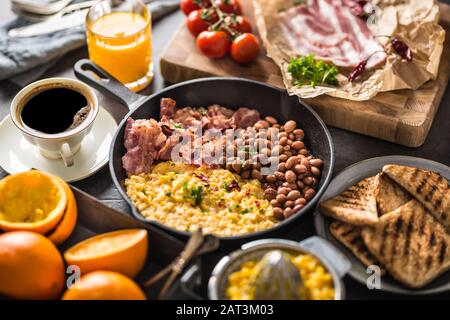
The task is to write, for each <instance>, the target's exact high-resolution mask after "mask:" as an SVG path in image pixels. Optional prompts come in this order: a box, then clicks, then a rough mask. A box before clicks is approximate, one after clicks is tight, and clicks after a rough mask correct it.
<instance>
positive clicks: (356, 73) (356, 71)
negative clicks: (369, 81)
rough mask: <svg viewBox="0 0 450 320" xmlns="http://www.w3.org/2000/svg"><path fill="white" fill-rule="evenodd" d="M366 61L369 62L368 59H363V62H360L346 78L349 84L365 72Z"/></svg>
mask: <svg viewBox="0 0 450 320" xmlns="http://www.w3.org/2000/svg"><path fill="white" fill-rule="evenodd" d="M367 61H369V59H365V60H363V61H361V62H360V63H358V65H357V66H356V67H355V68H354V69H353V70H352V72H350V74H349V76H348V81H349V82H353V81H354V80H355V79H356V78H358V77H359V76H360V75H361V74H362V73H363V72H364V71H365V70H366V66H367Z"/></svg>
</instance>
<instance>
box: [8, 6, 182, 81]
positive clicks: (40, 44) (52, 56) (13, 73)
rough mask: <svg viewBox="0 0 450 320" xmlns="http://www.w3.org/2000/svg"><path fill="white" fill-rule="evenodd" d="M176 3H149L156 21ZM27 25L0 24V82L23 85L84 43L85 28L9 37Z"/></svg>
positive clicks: (23, 23) (16, 21) (171, 10)
mask: <svg viewBox="0 0 450 320" xmlns="http://www.w3.org/2000/svg"><path fill="white" fill-rule="evenodd" d="M178 5H179V0H155V1H153V2H151V3H150V4H148V8H149V10H150V11H151V13H152V20H153V21H156V20H158V19H161V18H162V17H164V16H165V15H167V14H169V13H171V12H173V11H174V10H176V9H177V8H178ZM27 24H29V23H28V22H26V21H24V20H23V19H21V18H17V19H15V20H13V21H11V22H9V23H7V24H4V25H0V80H4V79H9V80H11V81H12V82H14V83H16V84H17V85H19V86H25V85H27V84H28V83H30V82H33V81H34V80H36V79H37V78H39V77H40V76H41V75H42V74H43V73H44V72H45V71H46V70H47V69H48V68H49V67H50V66H51V65H52V64H53V63H54V62H55V61H56V60H57V59H58V58H60V57H62V56H63V55H64V54H66V53H68V52H69V51H72V50H74V49H77V48H80V47H82V46H84V45H85V44H86V41H85V27H84V25H82V26H79V27H75V28H71V29H66V30H61V31H57V32H54V33H51V34H45V35H40V36H35V37H29V38H10V37H8V30H9V29H12V28H17V27H21V26H24V25H27Z"/></svg>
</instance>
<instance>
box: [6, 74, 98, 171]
mask: <svg viewBox="0 0 450 320" xmlns="http://www.w3.org/2000/svg"><path fill="white" fill-rule="evenodd" d="M54 88H66V89H71V90H75V91H77V92H79V93H81V94H82V95H83V96H84V97H85V98H86V100H87V103H88V106H89V107H90V111H89V113H88V115H87V117H86V119H85V120H84V121H83V122H82V123H80V124H79V125H78V126H76V127H75V128H72V129H71V130H67V131H64V132H59V133H55V134H48V133H44V132H41V131H37V130H34V129H32V128H29V127H28V126H27V125H25V124H24V123H23V121H22V118H21V113H22V110H23V108H24V106H25V104H26V103H27V102H28V101H29V100H30V99H31V98H33V97H34V96H36V95H37V94H39V93H41V92H43V91H45V90H49V89H54ZM61 107H62V108H63V107H64V101H61ZM98 110H99V106H98V100H97V96H96V95H95V93H94V90H92V89H91V88H90V87H89V86H87V85H86V84H84V83H83V82H81V81H78V80H75V79H69V78H48V79H43V80H39V81H36V82H33V83H31V84H29V85H27V86H26V87H25V88H23V89H22V90H20V91H19V93H18V94H17V95H16V96H15V97H14V99H13V101H12V103H11V109H10V114H11V119H12V120H13V122H14V124H15V125H16V127H17V128H19V130H20V131H22V134H23V135H24V137H25V138H26V139H27V140H28V141H29V142H30V143H32V144H33V145H36V146H38V147H39V151H40V153H41V154H42V155H43V156H44V157H47V158H49V159H60V158H62V159H63V161H64V164H65V165H66V167H70V166H72V165H73V163H74V162H73V156H74V154H75V153H76V152H77V151H78V150H80V147H81V143H82V141H83V139H84V137H85V136H86V135H87V134H88V133H89V131H90V130H91V128H92V125H93V124H94V120H95V118H96V117H97V114H98ZM54 121H58V119H54Z"/></svg>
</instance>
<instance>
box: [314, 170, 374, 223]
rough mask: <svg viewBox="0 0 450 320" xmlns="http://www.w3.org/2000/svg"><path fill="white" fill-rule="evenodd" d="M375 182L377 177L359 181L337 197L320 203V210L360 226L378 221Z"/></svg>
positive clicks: (337, 218)
mask: <svg viewBox="0 0 450 320" xmlns="http://www.w3.org/2000/svg"><path fill="white" fill-rule="evenodd" d="M375 182H376V178H375V177H370V178H367V179H364V180H362V181H360V182H358V183H357V184H355V185H354V186H352V187H350V188H348V189H347V190H345V191H344V192H342V193H341V194H339V195H337V196H336V197H333V198H331V199H328V200H326V201H324V202H323V203H322V204H321V205H320V212H321V213H323V214H325V215H327V216H330V217H332V218H334V219H336V220H340V221H343V222H348V223H350V224H353V225H358V226H364V225H370V224H375V223H377V221H378V214H377V202H376V197H375V187H376V183H375Z"/></svg>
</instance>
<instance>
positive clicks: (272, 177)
mask: <svg viewBox="0 0 450 320" xmlns="http://www.w3.org/2000/svg"><path fill="white" fill-rule="evenodd" d="M266 180H267V181H268V182H276V181H277V177H276V176H275V175H273V174H269V175H268V176H267V177H266Z"/></svg>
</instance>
